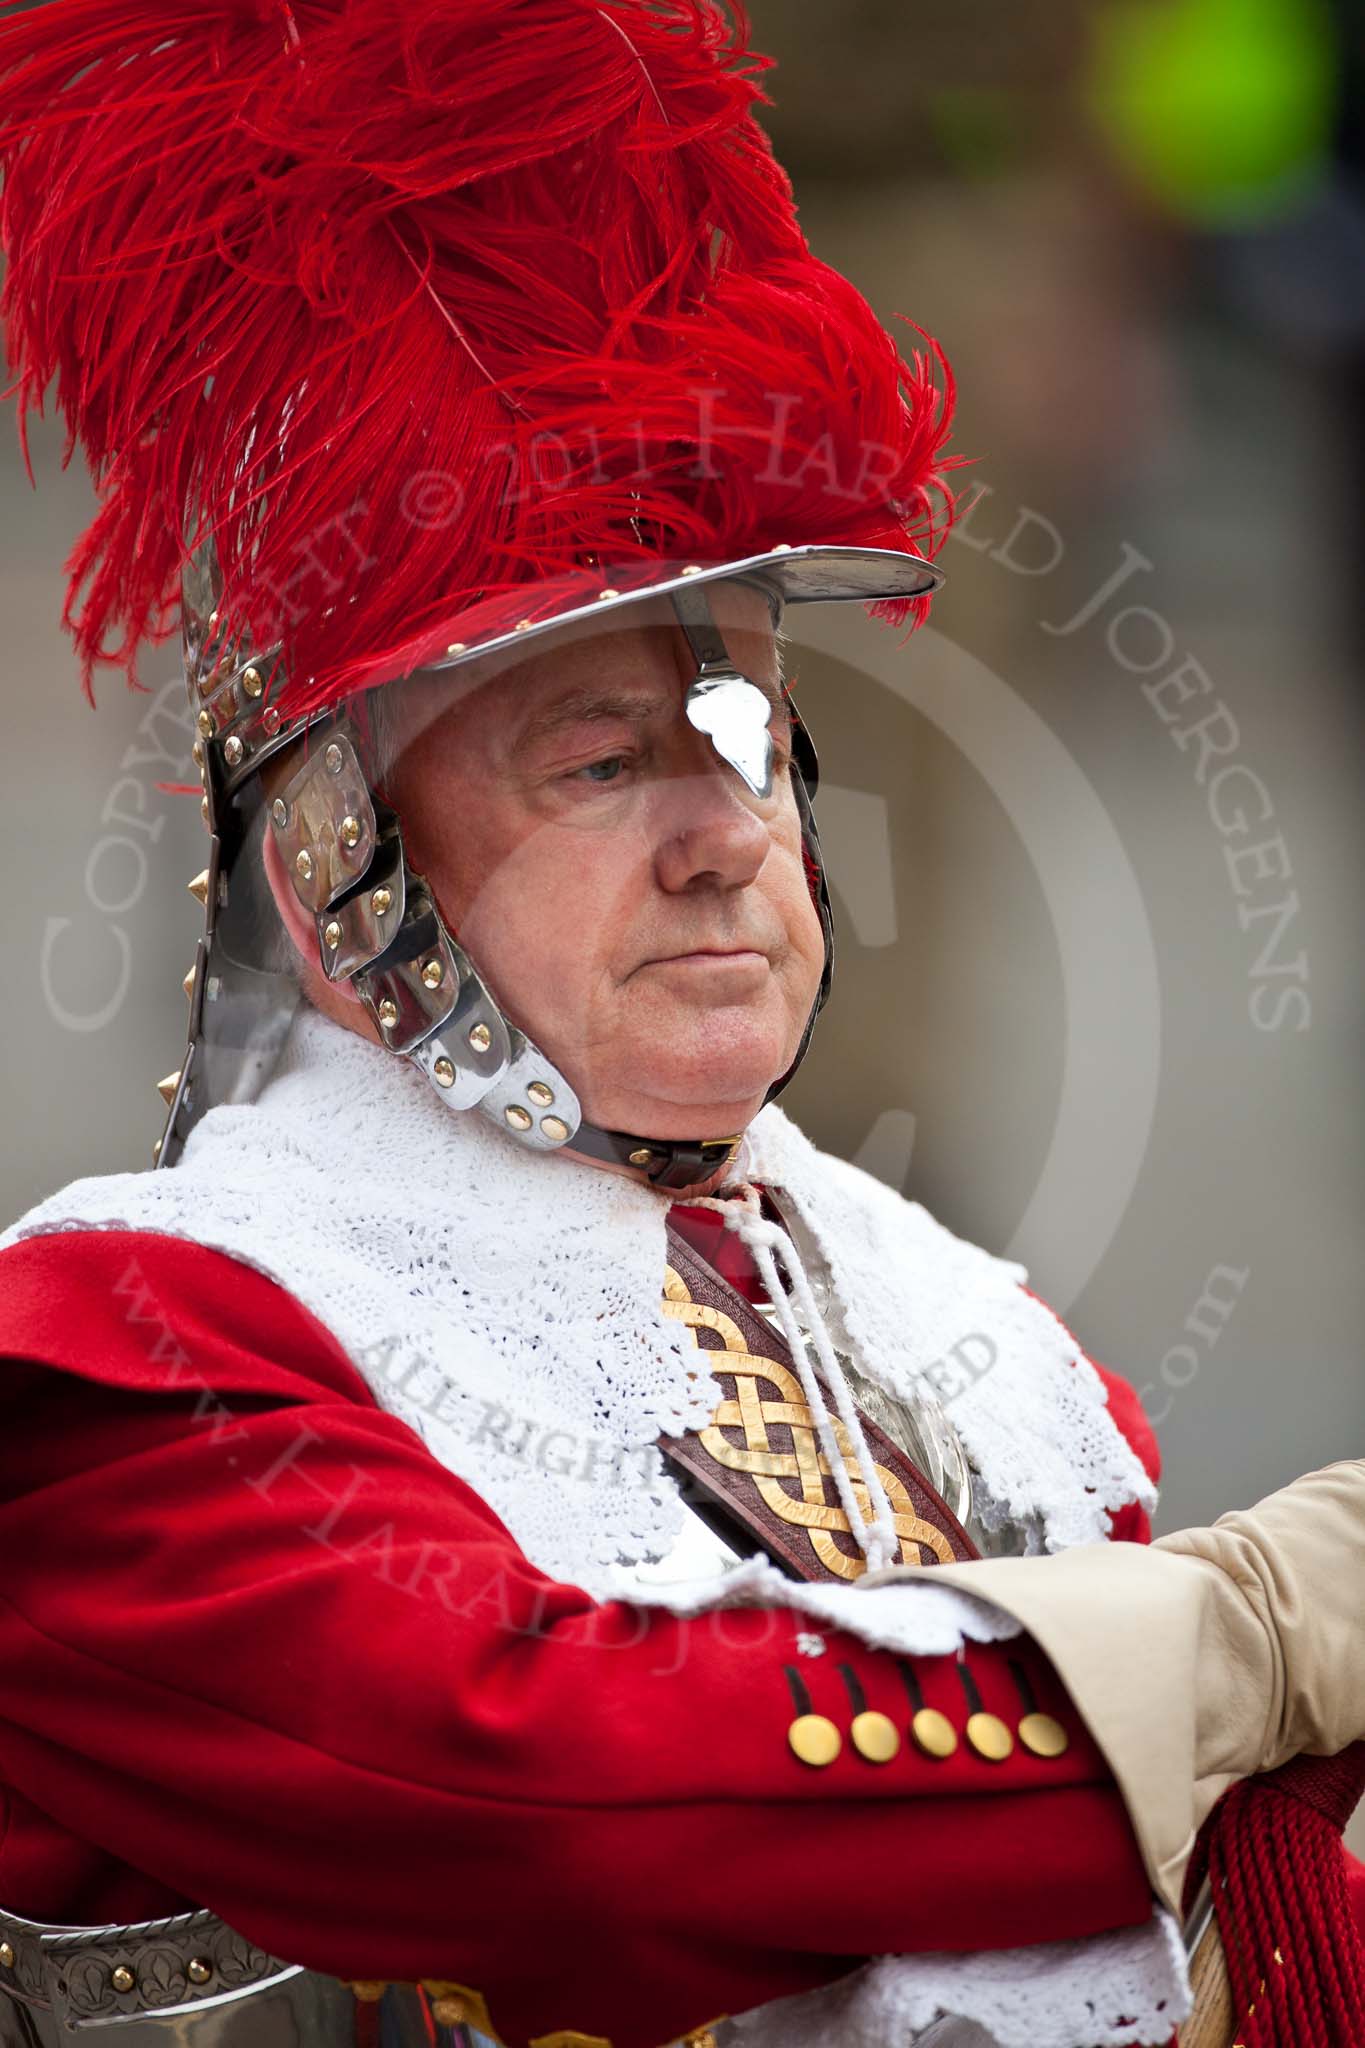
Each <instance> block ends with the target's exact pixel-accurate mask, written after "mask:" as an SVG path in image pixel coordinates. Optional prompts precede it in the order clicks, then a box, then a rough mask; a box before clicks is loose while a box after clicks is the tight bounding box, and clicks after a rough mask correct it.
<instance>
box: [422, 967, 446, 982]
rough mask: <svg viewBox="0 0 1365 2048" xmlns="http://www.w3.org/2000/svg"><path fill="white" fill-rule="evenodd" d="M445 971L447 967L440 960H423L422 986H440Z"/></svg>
mask: <svg viewBox="0 0 1365 2048" xmlns="http://www.w3.org/2000/svg"><path fill="white" fill-rule="evenodd" d="M444 972H445V969H444V968H443V967H442V965H441V963H440V961H439V960H424V961H423V962H422V986H423V987H424V988H439V987H440V986H441V976H442V974H443V973H444Z"/></svg>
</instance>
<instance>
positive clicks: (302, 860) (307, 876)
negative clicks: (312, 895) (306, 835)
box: [294, 846, 313, 882]
mask: <svg viewBox="0 0 1365 2048" xmlns="http://www.w3.org/2000/svg"><path fill="white" fill-rule="evenodd" d="M294 866H295V867H296V868H297V869H298V874H299V880H300V881H301V882H311V881H312V879H313V856H312V854H311V853H310V852H309V851H308V848H307V847H306V846H305V847H304V849H303V851H302V852H301V853H297V854H295V856H294Z"/></svg>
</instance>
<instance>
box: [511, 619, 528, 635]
mask: <svg viewBox="0 0 1365 2048" xmlns="http://www.w3.org/2000/svg"><path fill="white" fill-rule="evenodd" d="M531 625H532V621H531V620H530V619H518V620H517V623H516V626H515V628H514V631H516V632H518V633H529V632H530V630H531Z"/></svg>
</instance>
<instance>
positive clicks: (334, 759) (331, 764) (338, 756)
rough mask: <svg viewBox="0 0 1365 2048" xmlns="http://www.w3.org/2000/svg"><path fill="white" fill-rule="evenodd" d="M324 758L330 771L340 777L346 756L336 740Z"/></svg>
mask: <svg viewBox="0 0 1365 2048" xmlns="http://www.w3.org/2000/svg"><path fill="white" fill-rule="evenodd" d="M322 758H323V759H324V761H326V763H327V766H328V769H329V771H330V772H331V773H332V774H333V775H340V773H341V769H342V764H343V760H344V756H343V754H342V751H341V749H340V747H339V746H338V745H337V743H336V741H335V740H333V741H332V744H331V746H330V747H328V749H327V752H326V753H325V754H324V755H323V757H322Z"/></svg>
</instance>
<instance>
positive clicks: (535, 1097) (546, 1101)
mask: <svg viewBox="0 0 1365 2048" xmlns="http://www.w3.org/2000/svg"><path fill="white" fill-rule="evenodd" d="M526 1093H527V1094H528V1095H529V1096H530V1098H531V1100H532V1102H534V1103H535V1105H536V1107H537V1109H548V1108H549V1107H550V1104H551V1103H552V1102H553V1101H554V1099H555V1091H554V1089H553V1088H550V1087H547V1085H546V1084H545V1082H544V1081H532V1083H531V1085H530V1087H529V1088H528V1089H527V1090H526Z"/></svg>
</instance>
